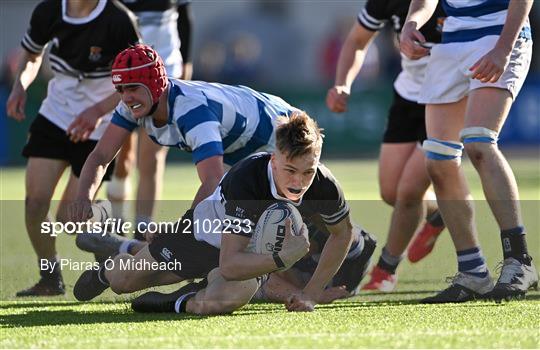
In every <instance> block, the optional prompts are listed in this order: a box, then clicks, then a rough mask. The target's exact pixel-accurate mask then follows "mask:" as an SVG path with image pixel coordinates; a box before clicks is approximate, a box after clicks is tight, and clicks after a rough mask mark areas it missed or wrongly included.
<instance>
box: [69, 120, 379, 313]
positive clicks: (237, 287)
mask: <svg viewBox="0 0 540 350" xmlns="http://www.w3.org/2000/svg"><path fill="white" fill-rule="evenodd" d="M280 122H281V124H280V125H279V126H278V127H277V130H276V146H277V150H276V151H275V152H274V153H273V154H268V153H259V154H256V155H254V156H251V157H249V158H247V159H245V160H243V161H241V162H240V163H238V164H236V165H235V166H233V167H232V168H231V170H230V171H229V172H228V173H227V174H226V175H225V176H224V177H223V179H222V181H221V182H220V184H219V186H218V187H217V188H216V190H215V191H214V193H213V194H212V195H211V196H209V197H208V198H206V199H205V200H204V201H202V202H200V203H199V204H197V206H196V207H195V208H194V210H189V211H188V212H186V214H185V215H184V217H183V220H182V221H181V222H182V223H183V225H181V226H180V229H179V230H177V232H176V233H174V234H166V233H165V234H161V235H157V236H156V237H155V238H154V240H153V241H152V242H151V243H150V244H149V245H148V246H145V247H144V248H143V249H142V250H141V251H139V252H138V253H137V254H136V255H135V256H132V255H129V254H120V255H118V256H117V257H116V258H115V259H114V264H113V265H114V267H113V268H112V269H108V268H107V267H106V266H105V265H104V266H102V268H101V269H100V270H98V271H96V270H91V271H86V272H84V273H83V274H82V275H81V277H80V278H79V280H78V281H77V283H76V285H75V288H74V294H75V296H76V298H77V299H78V300H90V299H92V298H94V297H96V296H97V295H99V294H101V293H102V292H103V291H104V290H105V289H107V288H108V287H109V286H110V287H111V289H112V290H113V291H114V292H116V293H131V292H135V291H138V290H142V289H145V288H149V287H152V286H156V285H162V284H171V283H176V282H179V281H182V280H185V279H192V278H203V277H206V276H207V280H208V286H207V287H206V288H205V289H203V290H201V291H199V292H197V293H196V294H188V295H179V296H177V298H175V299H174V300H171V298H170V296H166V297H165V298H163V295H161V294H158V293H154V294H150V295H149V296H148V295H147V299H145V300H144V301H143V302H142V303H140V307H141V308H142V309H144V310H146V311H152V310H161V311H163V309H166V310H168V311H171V312H173V311H177V312H183V311H186V312H190V313H196V314H214V313H224V312H231V311H233V310H235V309H237V308H239V307H241V306H242V305H244V304H246V303H248V302H249V301H250V300H251V298H252V296H253V294H254V293H255V292H256V290H257V288H258V283H257V279H258V278H260V277H261V276H265V275H266V274H268V273H270V272H274V271H276V270H279V269H282V268H284V267H290V266H292V265H293V264H294V263H295V262H296V261H298V260H299V259H300V258H301V257H302V256H304V255H305V254H306V253H307V252H308V247H309V243H308V239H307V235H306V231H307V229H306V228H305V226H303V228H302V230H300V232H299V231H298V228H296V229H295V233H296V234H300V235H293V234H291V224H290V223H289V224H288V225H286V227H287V230H286V234H285V238H284V241H283V243H282V249H281V250H280V251H279V250H276V251H274V253H273V254H256V253H252V252H250V249H248V244H250V247H251V246H253V244H254V243H256V242H253V241H252V239H251V238H252V236H253V233H254V229H255V223H257V222H258V221H259V218H260V217H261V216H263V215H264V214H265V212H266V211H267V208H269V207H270V205H272V204H274V203H276V202H278V203H288V204H289V205H293V206H294V207H295V208H296V209H297V210H298V211H299V213H300V214H301V215H302V217H303V218H304V221H305V220H309V221H310V222H318V221H319V220H320V221H321V222H323V223H324V225H325V227H326V229H327V231H328V232H329V233H330V235H329V238H328V240H327V241H326V243H325V244H324V248H323V249H322V252H321V255H320V258H319V262H318V265H317V268H316V270H315V272H314V273H313V276H312V277H311V279H310V280H309V282H308V283H307V284H306V285H305V287H304V288H303V289H302V291H301V293H299V294H296V295H294V297H293V298H292V299H293V300H292V302H291V303H290V305H289V309H290V310H294V311H302V310H313V307H314V305H315V304H317V303H319V302H321V301H323V299H322V298H321V296H322V295H323V293H324V290H325V287H326V286H327V285H328V283H329V282H330V280H331V279H332V277H333V276H334V275H335V274H336V272H337V271H338V268H339V267H340V265H341V264H342V262H343V260H344V259H345V258H346V257H348V259H350V260H351V261H357V260H358V259H360V258H362V259H364V260H365V262H366V264H367V262H368V260H369V257H367V258H366V257H365V256H362V253H363V251H364V250H365V251H366V254H367V252H368V251H369V250H371V251H370V252H369V254H368V255H369V256H371V254H372V253H373V249H374V244H372V243H370V244H366V242H367V240H366V239H365V238H364V237H365V236H362V235H356V236H355V235H354V234H353V226H352V224H351V221H350V217H349V206H348V204H347V202H346V201H345V198H344V196H343V191H342V190H341V187H340V186H339V184H338V182H337V181H336V179H335V178H334V177H333V175H332V174H331V172H330V171H329V170H328V169H327V168H326V167H324V166H323V165H321V164H320V163H319V159H320V154H321V149H322V134H321V133H320V129H319V128H318V126H317V124H316V122H315V121H314V120H312V119H311V118H309V116H307V115H306V114H305V113H303V112H295V114H293V116H292V117H291V118H290V119H287V118H282V119H281V121H280ZM86 217H87V215H86V214H84V215H83V214H81V215H79V219H80V220H83V219H84V218H86ZM205 220H206V221H208V222H212V223H214V222H217V223H218V224H219V226H218V227H217V230H205V229H204V225H202V226H201V225H194V224H190V223H195V222H199V223H201V222H203V221H205ZM188 226H189V227H188ZM296 227H298V225H297V226H296ZM184 231H185V232H184ZM212 231H215V232H212ZM301 233H302V234H301ZM351 247H352V248H353V249H352V250H351ZM246 249H248V250H246ZM364 255H365V254H364ZM128 261H129V262H131V265H136V264H137V263H138V262H141V261H143V262H150V263H158V262H161V263H171V262H180V263H181V268H177V267H178V266H177V264H173V269H172V270H169V271H152V270H121V269H120V266H121V265H122V264H123V265H124V266H125V265H126V263H127V262H128ZM363 270H365V266H363V267H362V268H361V269H359V271H363ZM154 296H155V297H154Z"/></svg>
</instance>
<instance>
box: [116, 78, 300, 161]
mask: <svg viewBox="0 0 540 350" xmlns="http://www.w3.org/2000/svg"><path fill="white" fill-rule="evenodd" d="M168 88H169V96H168V107H169V121H168V123H167V125H165V126H162V127H156V126H155V125H154V123H153V120H152V117H151V116H149V117H145V118H140V119H138V120H136V119H135V118H133V116H132V115H131V112H130V111H129V109H128V107H127V106H125V105H124V104H123V103H122V102H121V103H120V104H119V105H118V107H117V108H116V110H115V112H114V115H113V118H112V123H113V124H116V125H118V126H120V127H123V128H125V129H127V130H129V131H132V130H134V129H135V128H136V127H137V126H140V127H142V128H144V129H145V130H146V133H147V134H148V135H149V136H150V138H151V139H152V140H153V141H154V142H156V143H158V144H160V145H163V146H168V147H178V148H180V149H182V150H184V151H188V152H192V153H193V162H194V163H195V164H196V163H198V162H200V161H202V160H204V159H207V158H210V157H212V156H216V155H223V161H224V162H225V163H226V164H229V165H232V164H234V163H236V162H238V161H239V160H241V159H243V158H245V157H247V156H249V155H251V154H253V153H255V152H258V151H271V150H273V148H274V144H275V133H274V127H275V121H276V119H277V117H279V116H290V114H291V113H292V112H293V111H296V108H294V107H292V106H291V105H289V104H288V103H287V102H285V101H283V100H282V99H281V98H279V97H276V96H273V95H270V94H265V93H260V92H257V91H255V90H252V89H250V88H248V87H245V86H231V85H224V84H218V83H208V82H203V81H185V80H177V79H169V87H168Z"/></svg>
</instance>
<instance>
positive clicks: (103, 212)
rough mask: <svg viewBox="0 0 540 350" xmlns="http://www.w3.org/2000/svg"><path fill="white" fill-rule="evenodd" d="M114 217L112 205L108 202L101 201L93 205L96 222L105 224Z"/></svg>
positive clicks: (92, 219) (93, 215)
mask: <svg viewBox="0 0 540 350" xmlns="http://www.w3.org/2000/svg"><path fill="white" fill-rule="evenodd" d="M110 217H112V204H111V202H109V201H108V200H99V201H96V202H95V203H94V204H92V218H91V219H90V220H91V221H94V222H105V220H107V219H108V218H110Z"/></svg>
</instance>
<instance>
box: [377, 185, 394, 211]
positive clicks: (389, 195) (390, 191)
mask: <svg viewBox="0 0 540 350" xmlns="http://www.w3.org/2000/svg"><path fill="white" fill-rule="evenodd" d="M380 195H381V198H382V200H383V201H384V202H385V203H386V204H388V205H391V206H394V204H395V203H396V197H397V195H396V189H395V188H393V187H390V186H381V190H380Z"/></svg>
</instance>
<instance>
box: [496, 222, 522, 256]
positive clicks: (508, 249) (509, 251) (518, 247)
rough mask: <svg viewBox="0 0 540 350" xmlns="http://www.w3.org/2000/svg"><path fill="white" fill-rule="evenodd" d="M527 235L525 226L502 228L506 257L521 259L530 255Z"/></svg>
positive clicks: (504, 254)
mask: <svg viewBox="0 0 540 350" xmlns="http://www.w3.org/2000/svg"><path fill="white" fill-rule="evenodd" d="M525 237H526V236H525V228H524V227H523V226H518V227H514V228H511V229H508V230H501V243H502V248H503V256H504V258H505V259H507V258H516V259H518V260H521V259H523V258H524V257H526V256H528V250H527V241H526V240H525Z"/></svg>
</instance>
